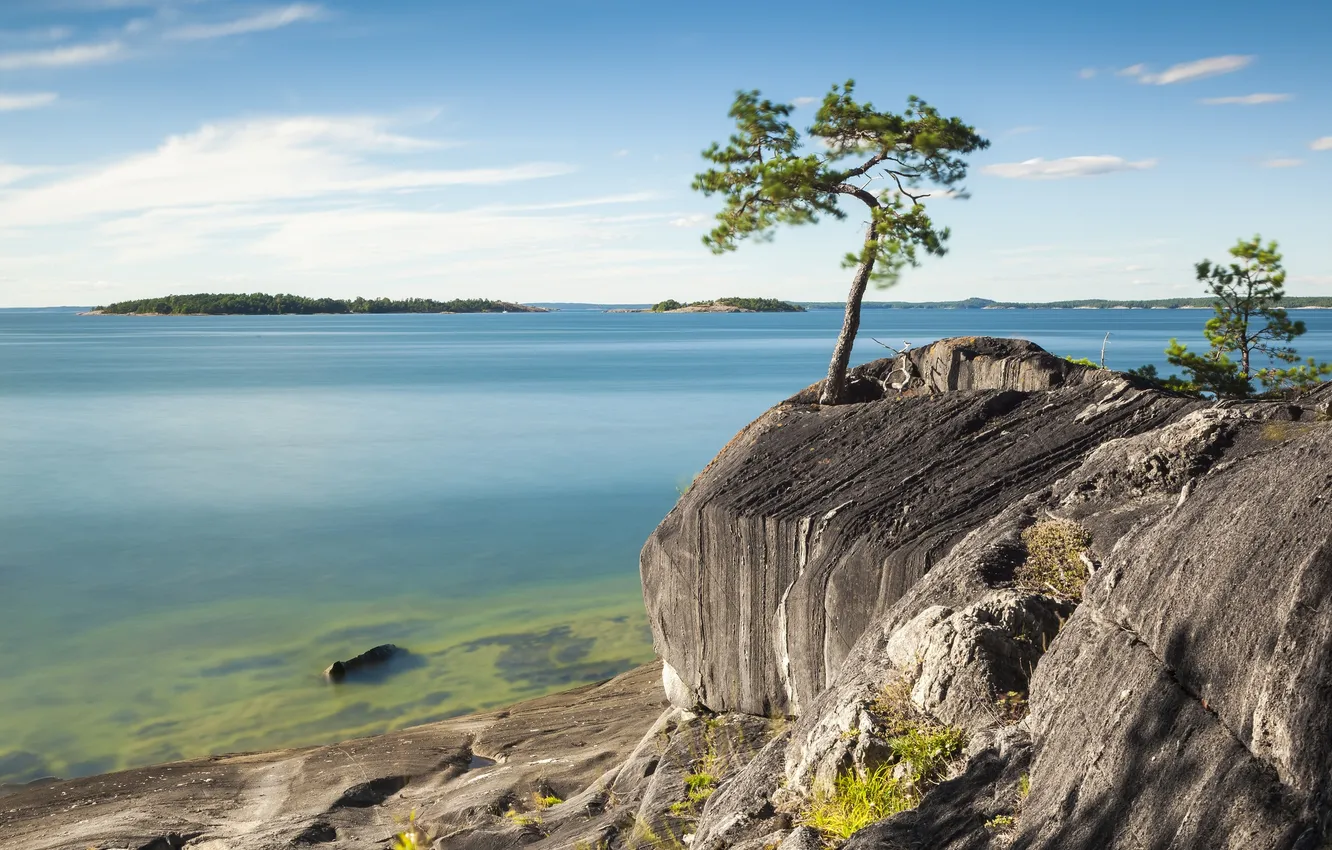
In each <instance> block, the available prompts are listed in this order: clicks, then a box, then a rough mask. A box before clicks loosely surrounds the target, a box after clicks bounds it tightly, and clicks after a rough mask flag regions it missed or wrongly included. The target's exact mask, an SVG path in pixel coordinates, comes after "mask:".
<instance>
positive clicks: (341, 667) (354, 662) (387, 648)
mask: <svg viewBox="0 0 1332 850" xmlns="http://www.w3.org/2000/svg"><path fill="white" fill-rule="evenodd" d="M406 652H407V650H405V649H400V648H398V647H397V646H394V645H393V644H391V643H385V644H380V645H379V646H376V647H374V648H373V649H367V650H366V651H365V652H362V653H361V654H360V655H358V656H356V657H355V658H350V659H348V660H346V661H334V662H333V663H332V664H330V665H328V667H326V668H324V678H325V679H328V680H329V681H330V682H341V681H342V680H343V679H345V678H347V677H348V676H351V675H355V674H357V673H360V672H361V671H363V670H366V669H368V668H371V667H376V666H378V665H380V664H383V663H384V662H386V661H388V660H389V659H390V658H393V657H394V656H395V655H401V654H406Z"/></svg>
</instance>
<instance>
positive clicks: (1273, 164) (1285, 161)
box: [1263, 157, 1304, 168]
mask: <svg viewBox="0 0 1332 850" xmlns="http://www.w3.org/2000/svg"><path fill="white" fill-rule="evenodd" d="M1300 165H1304V160H1302V159H1292V158H1290V157H1277V158H1275V159H1269V160H1265V161H1264V162H1263V168H1295V167H1297V166H1300Z"/></svg>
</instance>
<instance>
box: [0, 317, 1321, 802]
mask: <svg viewBox="0 0 1332 850" xmlns="http://www.w3.org/2000/svg"><path fill="white" fill-rule="evenodd" d="M1208 315H1209V313H1208V312H1207V311H1202V310H1022V311H1015V310H987V311H946V310H867V311H866V313H865V317H864V324H863V328H862V331H861V338H860V343H859V344H858V345H857V348H856V360H857V362H859V361H863V360H868V359H872V358H874V357H876V356H878V355H879V354H880V353H882V352H883V350H882V349H880V348H879V347H878V346H876V345H875V344H874V343H873V342H872V341H871V340H870V337H877V338H879V339H881V340H884V341H885V342H890V343H892V344H894V345H896V344H899V343H900V342H901V341H902V340H903V339H909V340H911V342H912V343H913V344H914V345H917V346H919V345H921V344H923V343H925V342H928V341H930V340H933V339H937V338H939V337H943V336H953V335H962V334H986V335H995V336H1021V337H1025V338H1028V339H1031V340H1034V341H1036V342H1038V343H1040V344H1041V345H1043V346H1045V347H1046V348H1048V349H1050V350H1051V351H1054V352H1056V353H1059V354H1062V355H1067V356H1071V357H1090V358H1092V359H1093V360H1095V359H1097V358H1098V357H1099V352H1100V348H1101V342H1102V338H1103V336H1104V334H1105V333H1106V332H1107V331H1109V332H1111V337H1110V344H1109V347H1108V349H1107V360H1108V365H1110V366H1112V367H1115V368H1128V367H1132V366H1137V365H1140V364H1142V363H1147V362H1154V363H1157V364H1158V366H1160V367H1162V368H1164V367H1165V363H1164V358H1163V356H1162V353H1161V352H1162V349H1163V348H1164V346H1165V344H1166V342H1167V341H1168V340H1169V339H1170V337H1172V336H1177V337H1180V338H1181V339H1186V340H1194V341H1196V345H1199V346H1200V345H1201V344H1202V339H1201V326H1202V324H1203V322H1204V321H1205V320H1206V318H1207V317H1208ZM1294 315H1296V316H1298V317H1299V318H1302V319H1304V320H1305V321H1306V322H1307V323H1308V324H1309V327H1310V331H1309V333H1308V335H1307V336H1305V337H1304V338H1302V339H1301V341H1300V348H1301V350H1302V351H1303V352H1304V353H1306V354H1313V355H1318V356H1320V357H1321V358H1323V359H1332V312H1329V311H1314V310H1301V311H1295V312H1294ZM840 320H841V316H840V313H837V312H835V311H822V310H821V311H811V312H809V313H804V314H742V315H736V314H701V315H700V314H693V315H669V316H664V315H651V314H604V313H599V312H559V313H550V314H508V315H459V316H444V315H385V316H275V317H200V318H192V317H162V318H137V317H118V316H79V315H77V314H76V313H75V312H74V311H72V310H50V311H19V310H14V311H0V657H3V658H4V659H5V671H4V674H5V675H4V677H3V679H0V782H18V781H26V780H30V779H34V778H37V777H42V776H48V775H57V776H63V777H72V776H78V775H85V774H90V773H97V772H102V771H107V770H112V769H117V768H123V767H128V766H131V765H138V764H144V763H149V762H157V761H165V760H171V759H179V758H186V757H192V756H198V755H203V754H208V753H215V752H226V751H238V750H253V749H261V748H272V747H281V746H291V745H300V744H312V743H320V742H328V741H334V740H338V739H342V738H347V737H353V736H359V735H367V734H372V733H376V732H382V731H386V730H389V729H394V728H399V727H402V726H407V725H411V724H415V723H421V722H425V721H428V720H431V719H437V718H442V717H447V716H451V715H455V714H459V713H464V712H470V711H475V710H479V709H484V708H488V707H493V706H496V705H500V704H504V703H509V702H513V701H515V700H518V699H522V698H526V697H530V696H535V695H538V694H541V693H546V692H549V691H552V690H557V689H562V688H566V687H569V686H572V685H576V684H581V683H584V682H588V681H593V680H597V679H601V678H605V677H608V676H611V675H613V674H615V673H617V672H620V671H622V670H625V669H627V668H629V667H631V666H634V665H636V664H639V663H641V662H643V661H646V660H648V659H649V658H651V656H652V650H651V640H650V636H649V633H648V630H647V624H646V618H645V616H644V613H643V609H642V603H641V600H640V597H639V586H638V572H637V570H638V565H637V556H638V550H639V548H640V546H641V545H642V543H643V540H644V538H646V536H647V535H648V534H649V533H650V532H651V531H652V529H653V528H654V527H655V526H656V524H657V522H658V521H659V520H660V519H661V518H662V516H664V515H665V513H666V512H667V511H669V510H670V508H671V506H672V504H674V502H675V500H676V499H677V498H678V494H679V491H680V490H681V489H682V488H684V487H686V486H687V485H688V483H689V481H690V480H691V478H692V477H693V475H694V474H695V473H697V472H698V471H699V470H700V469H702V468H703V466H704V465H706V464H707V462H708V461H709V460H710V459H711V458H712V456H713V455H714V454H715V453H716V452H717V451H718V450H719V449H720V448H721V447H722V446H723V445H724V444H725V443H726V441H727V440H728V439H729V438H730V437H731V436H732V435H733V434H734V433H735V432H736V431H737V430H739V429H740V428H741V427H742V426H743V425H745V423H747V422H749V421H750V420H751V419H753V418H754V417H755V416H757V415H758V414H760V413H761V412H763V410H765V409H766V408H768V407H769V406H771V405H772V404H774V403H776V402H778V401H780V400H781V399H782V398H784V397H786V396H788V395H790V394H792V393H793V392H795V391H796V390H798V389H800V388H802V387H804V386H806V385H808V384H810V383H813V382H814V381H816V380H818V379H819V378H820V377H822V375H823V373H824V371H825V370H826V367H827V359H828V356H829V355H830V353H831V349H832V341H833V339H834V337H835V335H836V332H837V328H838V326H839V324H840ZM387 642H392V643H396V644H398V645H400V646H403V647H406V648H408V649H409V650H410V655H408V656H406V657H405V658H404V660H403V661H402V662H400V663H399V664H398V666H397V668H396V669H394V670H393V671H391V672H392V675H388V676H385V677H383V678H381V679H379V680H375V681H368V682H357V683H347V684H343V685H340V686H331V685H328V684H326V683H325V682H324V681H323V680H322V679H321V676H320V671H321V670H322V669H323V668H324V667H325V666H326V665H328V664H329V663H330V662H332V661H334V660H337V659H345V658H348V657H350V656H352V655H354V654H356V653H358V652H361V651H363V650H365V649H368V648H370V647H371V646H374V645H376V644H380V643H387Z"/></svg>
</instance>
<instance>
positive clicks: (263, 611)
mask: <svg viewBox="0 0 1332 850" xmlns="http://www.w3.org/2000/svg"><path fill="white" fill-rule="evenodd" d="M247 624H251V625H254V624H261V625H262V628H248V629H247ZM247 635H255V636H256V637H255V638H251V639H247V637H246V636H247ZM260 635H262V641H260V640H259V638H258V637H257V636H260ZM167 636H169V637H167ZM385 642H392V643H397V644H399V645H401V646H403V647H405V648H407V649H408V650H409V655H408V656H407V657H406V658H407V663H406V664H399V667H398V669H393V670H391V671H390V674H389V675H386V676H383V677H379V678H377V679H372V680H370V681H355V682H346V683H343V684H340V685H331V684H329V683H327V682H325V681H324V680H323V678H322V676H321V672H322V670H323V668H324V667H325V666H327V665H328V664H329V663H330V662H332V661H334V660H337V659H340V658H348V657H351V656H353V655H355V654H357V653H359V652H362V651H364V650H366V649H368V648H369V647H370V646H373V645H376V644H379V643H385ZM94 654H95V655H96V656H97V657H99V658H101V659H102V663H101V664H99V665H98V667H97V669H96V672H95V674H90V673H89V669H88V666H87V663H86V661H83V660H81V659H86V658H88V657H89V656H90V655H94ZM62 657H63V658H66V659H71V660H69V661H65V662H62V661H61V658H62ZM651 657H652V651H651V639H650V636H649V634H648V629H647V619H646V615H645V614H644V612H643V608H642V603H641V601H640V599H639V595H638V587H637V584H636V582H630V581H615V582H609V581H605V580H600V581H597V582H589V583H588V586H586V587H578V586H572V587H571V586H568V585H564V586H561V587H544V586H532V587H529V588H526V589H525V592H523V593H522V594H521V595H516V594H513V593H506V594H504V595H501V596H495V597H490V598H484V599H477V598H474V597H473V598H468V599H462V600H458V601H455V602H452V603H451V602H449V601H441V600H437V599H427V598H422V597H419V596H414V595H404V596H401V597H399V598H387V599H376V600H373V601H371V602H368V603H360V602H357V603H352V602H347V603H341V604H328V603H321V604H317V605H312V604H310V603H309V601H308V600H303V599H299V598H292V599H273V598H259V599H245V600H235V599H232V600H227V601H226V602H222V603H218V604H215V605H210V606H194V607H191V608H183V609H178V610H174V611H169V612H164V613H161V614H157V615H154V616H151V617H141V618H136V619H133V620H122V621H118V622H115V623H112V624H108V625H105V626H101V627H96V628H93V629H91V630H88V631H84V632H80V633H78V634H76V635H71V636H67V637H61V636H55V637H53V638H52V640H50V641H47V642H46V644H45V646H44V651H43V652H42V658H41V659H40V662H39V663H34V664H29V665H27V666H25V667H23V668H21V669H16V670H12V671H7V675H8V677H9V683H8V684H9V687H7V688H6V689H5V691H4V696H3V698H0V741H4V742H5V743H6V746H5V747H4V749H3V750H0V782H22V781H27V780H30V779H34V778H37V777H41V776H52V775H54V776H64V777H71V776H79V775H87V774H89V773H97V772H104V771H109V770H117V769H121V768H126V767H131V766H136V765H142V764H150V763H154V762H162V761H172V760H178V759H184V758H193V757H197V756H204V755H210V754H215V753H223V752H244V751H251V750H259V749H271V748H280V747H290V746H302V745H310V744H321V743H329V742H333V741H338V740H345V739H348V738H355V737H361V736H365V735H374V734H378V733H382V732H387V731H390V730H393V729H400V728H403V727H407V726H413V725H417V724H420V723H427V722H430V721H433V720H440V719H444V718H447V717H452V716H456V715H459V714H466V713H469V712H473V711H480V710H484V709H488V708H494V707H496V706H500V705H505V704H508V703H511V702H515V701H517V700H521V699H526V698H530V697H533V696H539V695H541V694H544V693H549V692H551V691H555V690H562V689H565V688H569V687H573V686H576V685H580V684H584V683H587V682H591V681H597V680H600V679H605V678H608V677H610V676H613V675H615V674H617V673H620V672H623V671H624V670H627V669H629V668H631V667H633V666H635V665H637V664H641V663H643V662H645V661H648V660H650V659H651ZM89 675H94V676H95V680H94V681H93V682H89V681H87V677H88V676H89Z"/></svg>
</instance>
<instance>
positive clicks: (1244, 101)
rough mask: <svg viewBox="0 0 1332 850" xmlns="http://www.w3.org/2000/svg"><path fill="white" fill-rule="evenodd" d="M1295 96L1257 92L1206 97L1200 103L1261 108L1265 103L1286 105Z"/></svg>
mask: <svg viewBox="0 0 1332 850" xmlns="http://www.w3.org/2000/svg"><path fill="white" fill-rule="evenodd" d="M1294 99H1295V95H1293V94H1278V93H1275V92H1257V93H1255V94H1240V95H1232V96H1230V97H1204V98H1203V99H1202V100H1200V101H1198V102H1199V103H1205V104H1207V105H1208V106H1226V105H1231V104H1233V105H1235V106H1261V105H1263V104H1265V103H1285V102H1286V101H1288V100H1294Z"/></svg>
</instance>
